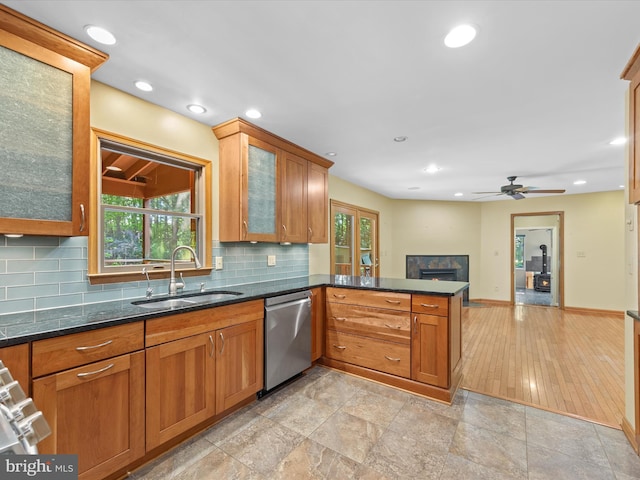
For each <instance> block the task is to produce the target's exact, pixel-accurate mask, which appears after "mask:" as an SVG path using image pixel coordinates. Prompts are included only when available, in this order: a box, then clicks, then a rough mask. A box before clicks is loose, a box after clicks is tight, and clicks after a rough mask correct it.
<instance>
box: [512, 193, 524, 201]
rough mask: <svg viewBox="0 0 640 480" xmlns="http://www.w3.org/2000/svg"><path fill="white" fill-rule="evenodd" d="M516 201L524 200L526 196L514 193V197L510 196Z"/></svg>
mask: <svg viewBox="0 0 640 480" xmlns="http://www.w3.org/2000/svg"><path fill="white" fill-rule="evenodd" d="M509 196H510V197H511V198H513V199H514V200H522V199H523V198H525V196H524V195H523V194H521V193H514V194H513V195H509Z"/></svg>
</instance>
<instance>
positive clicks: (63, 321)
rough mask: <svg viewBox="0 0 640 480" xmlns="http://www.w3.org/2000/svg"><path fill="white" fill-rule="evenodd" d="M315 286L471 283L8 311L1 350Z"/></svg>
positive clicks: (319, 282)
mask: <svg viewBox="0 0 640 480" xmlns="http://www.w3.org/2000/svg"><path fill="white" fill-rule="evenodd" d="M315 287H340V288H354V289H361V290H362V289H365V290H380V291H389V292H400V293H410V294H424V295H439V296H453V295H456V294H458V293H460V292H462V291H463V290H465V289H467V288H468V287H469V284H468V283H467V282H448V281H434V280H414V279H403V278H376V277H371V278H369V277H353V276H347V275H310V276H307V277H297V278H292V279H287V280H275V281H269V282H259V283H249V284H243V285H230V286H224V287H217V288H212V289H211V290H233V291H235V292H240V293H242V295H238V296H237V297H234V298H231V299H225V300H219V301H212V302H210V303H201V304H194V305H190V306H187V307H179V308H166V309H149V308H143V307H140V306H137V305H133V304H132V303H131V302H134V301H138V300H142V299H141V298H127V299H123V300H117V301H111V302H102V303H92V304H86V305H77V306H72V307H63V308H54V309H47V310H35V311H32V312H21V313H11V314H5V315H0V348H2V347H8V346H11V345H18V344H21V343H27V342H30V341H34V340H42V339H44V338H51V337H57V336H62V335H68V334H71V333H78V332H83V331H88V330H95V329H98V328H105V327H110V326H114V325H120V324H123V323H130V322H136V321H141V320H149V319H153V318H158V317H163V316H166V315H175V314H177V313H185V312H189V311H195V310H202V309H206V308H213V307H219V306H223V305H231V304H234V303H242V302H247V301H250V300H257V299H264V298H268V297H273V296H276V295H282V294H286V293H293V292H296V291H300V290H305V289H309V288H315ZM183 293H187V292H183ZM160 297H162V296H161V295H158V296H156V297H154V298H160ZM165 297H166V296H165Z"/></svg>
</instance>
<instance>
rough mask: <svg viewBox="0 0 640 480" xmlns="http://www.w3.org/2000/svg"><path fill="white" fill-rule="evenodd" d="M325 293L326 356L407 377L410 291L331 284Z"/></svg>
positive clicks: (409, 357) (409, 370) (409, 356)
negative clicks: (343, 286) (386, 290)
mask: <svg viewBox="0 0 640 480" xmlns="http://www.w3.org/2000/svg"><path fill="white" fill-rule="evenodd" d="M326 295H327V303H326V308H327V337H326V348H325V354H326V356H327V357H329V358H331V359H333V360H336V361H339V362H344V363H347V364H353V365H357V366H359V367H364V368H368V369H372V370H376V371H380V372H384V373H388V374H391V375H397V376H400V377H405V378H409V376H410V373H411V347H410V330H409V325H410V313H409V309H410V304H411V295H409V294H406V293H395V292H379V291H370V290H354V289H343V288H334V287H328V288H327V291H326ZM372 305H373V306H372ZM381 307H385V308H381ZM389 307H390V308H389Z"/></svg>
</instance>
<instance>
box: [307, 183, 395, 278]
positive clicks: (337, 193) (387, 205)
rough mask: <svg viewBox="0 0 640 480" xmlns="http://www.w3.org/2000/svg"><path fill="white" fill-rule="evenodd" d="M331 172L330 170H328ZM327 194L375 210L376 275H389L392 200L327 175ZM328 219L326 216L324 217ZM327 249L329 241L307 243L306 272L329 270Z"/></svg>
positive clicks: (329, 259)
mask: <svg viewBox="0 0 640 480" xmlns="http://www.w3.org/2000/svg"><path fill="white" fill-rule="evenodd" d="M329 172H331V170H329ZM329 198H330V199H331V200H337V201H340V202H344V203H349V204H351V205H356V206H358V207H364V208H368V209H369V210H375V211H376V212H378V213H379V216H378V220H379V222H380V238H379V242H380V245H379V246H380V276H382V277H392V276H393V275H391V262H390V256H391V253H392V249H391V245H392V238H391V234H392V231H393V229H392V217H393V200H391V199H390V198H387V197H385V196H383V195H380V194H377V193H375V192H372V191H371V190H367V189H366V188H362V187H359V186H357V185H354V184H353V183H349V182H347V181H345V180H342V179H341V178H338V177H335V176H333V175H329ZM327 221H329V219H327ZM330 262H331V252H330V250H329V245H328V244H324V245H311V246H310V247H309V273H310V274H318V273H321V274H329V273H331V272H330Z"/></svg>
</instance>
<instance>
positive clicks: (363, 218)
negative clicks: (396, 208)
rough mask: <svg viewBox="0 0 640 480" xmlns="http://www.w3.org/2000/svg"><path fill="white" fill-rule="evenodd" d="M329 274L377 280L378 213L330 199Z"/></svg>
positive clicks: (378, 267)
mask: <svg viewBox="0 0 640 480" xmlns="http://www.w3.org/2000/svg"><path fill="white" fill-rule="evenodd" d="M331 218H332V221H331V273H332V274H333V275H360V276H371V277H377V276H378V275H379V269H380V263H379V261H378V260H379V255H378V212H376V211H373V210H368V209H365V208H361V207H357V206H355V205H349V204H346V203H341V202H337V201H335V200H331Z"/></svg>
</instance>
